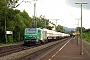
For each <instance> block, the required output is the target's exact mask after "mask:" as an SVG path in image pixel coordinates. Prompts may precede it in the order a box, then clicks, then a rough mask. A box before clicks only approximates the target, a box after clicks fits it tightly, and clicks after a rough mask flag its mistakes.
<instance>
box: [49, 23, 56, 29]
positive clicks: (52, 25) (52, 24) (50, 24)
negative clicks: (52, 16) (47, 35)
mask: <svg viewBox="0 0 90 60" xmlns="http://www.w3.org/2000/svg"><path fill="white" fill-rule="evenodd" d="M49 26H51V27H53V28H52V30H55V27H56V25H55V24H54V23H52V22H51V21H50V22H49Z"/></svg>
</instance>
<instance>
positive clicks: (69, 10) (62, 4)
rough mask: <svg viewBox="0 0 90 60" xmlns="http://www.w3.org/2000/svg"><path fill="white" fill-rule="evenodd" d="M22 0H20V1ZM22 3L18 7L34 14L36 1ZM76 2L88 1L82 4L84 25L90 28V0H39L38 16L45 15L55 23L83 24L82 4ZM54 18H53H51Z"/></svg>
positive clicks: (73, 25)
mask: <svg viewBox="0 0 90 60" xmlns="http://www.w3.org/2000/svg"><path fill="white" fill-rule="evenodd" d="M21 1H22V0H20V1H19V3H20V2H21ZM24 1H30V2H27V3H24V2H23V3H21V4H20V5H19V6H18V7H17V8H16V9H19V10H21V11H23V10H25V11H26V12H27V13H28V14H29V15H30V16H33V15H34V1H33V0H24ZM75 2H88V4H83V6H82V8H83V9H82V20H83V22H82V26H83V27H85V28H90V26H89V25H90V7H89V6H90V0H37V1H36V16H37V17H38V16H40V15H43V16H44V15H45V18H47V19H50V21H52V22H53V23H54V24H56V20H54V19H59V20H58V21H57V25H62V26H66V27H69V28H75V27H76V26H77V24H78V20H77V19H79V26H80V25H81V24H80V22H81V20H80V17H81V5H80V4H75ZM51 19H53V20H51Z"/></svg>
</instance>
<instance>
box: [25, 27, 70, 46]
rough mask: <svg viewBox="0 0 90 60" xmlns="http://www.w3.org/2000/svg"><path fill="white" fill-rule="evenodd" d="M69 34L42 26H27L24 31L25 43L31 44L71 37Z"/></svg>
mask: <svg viewBox="0 0 90 60" xmlns="http://www.w3.org/2000/svg"><path fill="white" fill-rule="evenodd" d="M69 36H70V35H69V34H65V33H61V32H56V31H53V30H48V29H44V28H43V29H41V28H25V31H24V45H29V44H42V43H47V42H49V41H52V40H57V39H61V38H65V37H69Z"/></svg>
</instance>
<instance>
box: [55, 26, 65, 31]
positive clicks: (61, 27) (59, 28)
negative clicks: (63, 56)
mask: <svg viewBox="0 0 90 60" xmlns="http://www.w3.org/2000/svg"><path fill="white" fill-rule="evenodd" d="M56 31H58V32H65V29H64V28H63V26H61V25H58V26H57V27H56Z"/></svg>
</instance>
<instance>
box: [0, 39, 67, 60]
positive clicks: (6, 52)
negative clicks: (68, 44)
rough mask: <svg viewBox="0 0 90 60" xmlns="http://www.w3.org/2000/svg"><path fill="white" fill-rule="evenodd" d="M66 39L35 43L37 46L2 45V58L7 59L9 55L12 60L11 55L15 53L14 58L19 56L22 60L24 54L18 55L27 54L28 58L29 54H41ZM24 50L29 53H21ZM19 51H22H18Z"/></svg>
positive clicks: (0, 53)
mask: <svg viewBox="0 0 90 60" xmlns="http://www.w3.org/2000/svg"><path fill="white" fill-rule="evenodd" d="M66 39H67V38H66ZM66 39H61V40H57V41H53V42H50V43H47V44H43V45H35V46H29V47H28V46H23V45H22V44H21V45H15V46H11V47H10V46H6V47H0V60H7V57H8V60H12V58H11V55H13V53H15V55H14V56H13V60H16V59H18V58H19V59H18V60H22V59H23V57H22V56H21V57H18V58H16V56H19V55H20V54H22V55H25V56H24V58H26V56H28V55H29V56H37V55H38V53H39V54H41V53H42V52H44V51H46V50H49V49H52V48H53V47H54V46H55V45H58V44H60V43H61V42H63V41H65V40H66ZM59 42H60V43H59ZM56 43H57V44H56ZM49 46H52V47H49ZM27 50H29V51H27ZM23 51H26V52H27V53H24V54H23V53H21V52H23ZM40 51H41V52H40ZM18 52H20V53H18ZM9 57H10V58H9ZM4 58H5V59H4ZM30 59H32V58H29V60H30ZM25 60H26V59H25Z"/></svg>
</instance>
